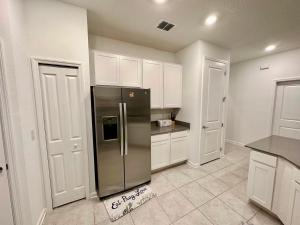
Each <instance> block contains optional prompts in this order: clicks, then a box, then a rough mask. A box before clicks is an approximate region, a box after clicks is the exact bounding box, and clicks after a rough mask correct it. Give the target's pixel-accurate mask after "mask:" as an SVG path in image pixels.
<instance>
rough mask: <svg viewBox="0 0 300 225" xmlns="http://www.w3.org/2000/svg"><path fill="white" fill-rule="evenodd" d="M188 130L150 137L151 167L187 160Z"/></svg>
mask: <svg viewBox="0 0 300 225" xmlns="http://www.w3.org/2000/svg"><path fill="white" fill-rule="evenodd" d="M187 146H188V131H182V132H176V133H171V134H170V133H168V134H160V135H154V136H152V137H151V169H152V170H156V169H160V168H163V167H166V166H169V165H172V164H174V163H178V162H182V161H185V160H187V149H188V148H187Z"/></svg>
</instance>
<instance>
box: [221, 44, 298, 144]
mask: <svg viewBox="0 0 300 225" xmlns="http://www.w3.org/2000/svg"><path fill="white" fill-rule="evenodd" d="M299 59H300V49H295V50H292V51H287V52H282V53H278V54H274V55H269V56H266V57H263V58H258V59H253V60H248V61H244V62H240V63H235V64H232V65H231V74H230V80H229V107H228V109H229V110H228V117H227V122H228V126H227V130H226V131H227V132H226V139H227V140H228V141H231V142H235V143H238V144H243V145H244V144H247V143H249V142H252V141H255V140H257V139H260V138H263V137H266V136H269V135H270V128H271V125H272V121H271V120H272V118H271V117H272V112H273V108H272V101H273V99H272V96H273V94H274V93H273V91H274V90H273V89H272V87H273V86H272V85H273V80H275V79H280V78H288V77H299V79H300V63H299ZM260 66H263V67H265V66H269V69H268V70H260ZM299 104H300V103H299Z"/></svg>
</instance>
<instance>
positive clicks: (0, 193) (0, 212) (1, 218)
mask: <svg viewBox="0 0 300 225" xmlns="http://www.w3.org/2000/svg"><path fill="white" fill-rule="evenodd" d="M8 185H9V184H8V178H7V171H6V161H5V154H4V146H3V136H2V127H1V124H0V224H5V225H13V224H14V223H13V214H12V208H11V207H12V204H11V200H10V193H9V186H8Z"/></svg>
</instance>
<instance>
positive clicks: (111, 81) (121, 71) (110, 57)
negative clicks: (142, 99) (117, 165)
mask: <svg viewBox="0 0 300 225" xmlns="http://www.w3.org/2000/svg"><path fill="white" fill-rule="evenodd" d="M92 57H93V60H92V61H91V66H92V69H91V71H93V70H94V82H93V84H95V85H112V86H127V87H141V81H142V73H141V60H140V59H137V58H133V57H127V56H120V55H114V54H109V53H103V52H98V51H94V52H93V54H92Z"/></svg>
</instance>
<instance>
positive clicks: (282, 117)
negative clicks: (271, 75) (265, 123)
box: [273, 81, 300, 139]
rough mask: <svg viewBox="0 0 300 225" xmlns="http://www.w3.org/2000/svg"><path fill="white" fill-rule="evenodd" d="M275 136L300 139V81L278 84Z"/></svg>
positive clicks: (274, 124)
mask: <svg viewBox="0 0 300 225" xmlns="http://www.w3.org/2000/svg"><path fill="white" fill-rule="evenodd" d="M273 134H275V135H279V136H284V137H289V138H295V139H300V81H291V82H282V83H278V86H277V91H276V101H275V109H274V119H273Z"/></svg>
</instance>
